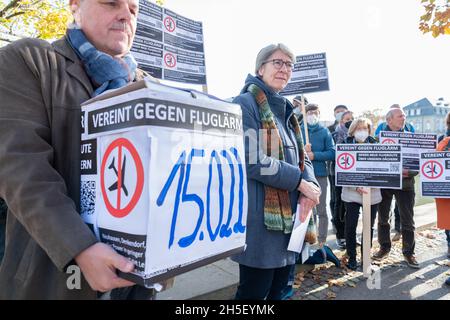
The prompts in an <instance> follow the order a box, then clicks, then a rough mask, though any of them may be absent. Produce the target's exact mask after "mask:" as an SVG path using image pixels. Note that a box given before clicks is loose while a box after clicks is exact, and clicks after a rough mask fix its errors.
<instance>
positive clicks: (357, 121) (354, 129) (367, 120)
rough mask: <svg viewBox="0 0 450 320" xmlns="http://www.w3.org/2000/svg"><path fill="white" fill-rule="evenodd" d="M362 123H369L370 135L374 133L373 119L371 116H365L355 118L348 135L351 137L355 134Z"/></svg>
mask: <svg viewBox="0 0 450 320" xmlns="http://www.w3.org/2000/svg"><path fill="white" fill-rule="evenodd" d="M360 124H365V125H367V128H368V129H369V135H371V134H372V121H370V119H369V118H364V117H360V118H358V119H356V120H353V122H352V124H351V125H350V128H348V135H349V136H350V137H353V136H355V131H356V128H357V127H358V126H359V125H360Z"/></svg>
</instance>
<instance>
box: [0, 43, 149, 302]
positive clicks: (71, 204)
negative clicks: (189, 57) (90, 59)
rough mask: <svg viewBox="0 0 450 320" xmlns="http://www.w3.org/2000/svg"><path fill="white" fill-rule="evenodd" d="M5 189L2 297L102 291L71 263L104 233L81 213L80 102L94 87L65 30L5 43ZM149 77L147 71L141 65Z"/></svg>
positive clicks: (0, 81) (0, 66) (1, 71)
mask: <svg viewBox="0 0 450 320" xmlns="http://www.w3.org/2000/svg"><path fill="white" fill-rule="evenodd" d="M0 62H1V63H0V97H1V100H0V101H1V102H0V136H1V137H2V143H1V144H0V163H1V166H0V197H2V198H4V199H5V200H6V202H7V204H8V207H9V211H8V221H7V238H6V248H5V256H4V259H3V263H2V265H1V268H0V299H95V298H96V297H97V295H96V292H95V291H93V290H91V289H90V287H89V285H88V284H87V282H86V281H85V280H84V278H83V276H81V289H80V290H77V289H74V290H69V289H68V288H67V285H66V282H67V280H68V277H69V276H71V275H72V274H71V273H66V272H65V269H66V267H67V266H68V265H71V264H74V261H73V259H74V257H75V256H77V255H78V254H79V253H80V252H81V251H83V250H84V249H86V248H88V247H89V246H91V245H93V244H94V243H95V242H96V241H97V240H96V238H95V236H94V234H93V233H92V232H91V231H90V230H89V228H88V227H87V226H86V224H85V223H84V222H83V221H82V219H81V217H80V215H79V199H80V132H81V124H80V123H81V118H80V116H81V109H80V104H81V103H82V102H84V101H86V100H88V99H89V98H90V97H91V95H92V93H93V88H92V85H91V82H90V80H89V78H88V77H87V75H86V73H85V71H84V69H83V66H82V64H81V62H80V60H79V59H78V57H77V56H76V54H75V53H74V51H73V50H72V49H71V47H70V45H69V44H68V42H67V41H66V40H65V38H62V39H60V40H58V41H56V42H54V43H53V44H49V43H48V42H46V41H43V40H37V39H24V40H20V41H16V42H14V43H12V44H10V45H8V46H6V47H4V48H1V49H0ZM138 76H139V77H142V72H139V75H138Z"/></svg>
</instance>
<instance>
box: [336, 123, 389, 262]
mask: <svg viewBox="0 0 450 320" xmlns="http://www.w3.org/2000/svg"><path fill="white" fill-rule="evenodd" d="M370 132H372V122H371V121H370V120H369V119H367V118H358V119H356V120H355V121H353V122H352V124H351V126H350V128H349V130H348V137H347V139H346V140H345V143H349V144H356V143H376V140H375V138H373V137H371V136H370ZM364 193H368V190H367V188H363V187H356V188H355V187H343V190H342V201H343V202H344V203H345V243H346V248H347V256H348V263H347V267H348V268H349V269H351V270H356V269H357V267H358V264H357V262H356V228H357V227H358V219H359V213H360V209H361V208H362V203H363V194H364ZM380 202H381V192H380V189H378V188H372V189H371V192H370V245H371V246H372V238H373V225H374V223H375V218H376V216H377V210H378V204H379V203H380ZM362 253H363V247H362V246H361V256H362ZM361 260H362V258H361Z"/></svg>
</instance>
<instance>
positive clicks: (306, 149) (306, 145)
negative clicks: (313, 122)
mask: <svg viewBox="0 0 450 320" xmlns="http://www.w3.org/2000/svg"><path fill="white" fill-rule="evenodd" d="M305 151H306V152H311V143H307V144H305Z"/></svg>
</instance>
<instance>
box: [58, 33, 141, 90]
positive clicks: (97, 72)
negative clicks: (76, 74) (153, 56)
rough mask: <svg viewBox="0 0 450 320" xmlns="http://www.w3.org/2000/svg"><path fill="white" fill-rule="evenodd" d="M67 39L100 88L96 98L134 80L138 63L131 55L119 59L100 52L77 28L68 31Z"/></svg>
mask: <svg viewBox="0 0 450 320" xmlns="http://www.w3.org/2000/svg"><path fill="white" fill-rule="evenodd" d="M67 39H68V40H69V43H70V45H71V46H72V48H73V49H74V51H75V52H76V54H77V55H78V57H79V58H80V59H81V61H83V64H84V68H85V70H86V73H87V74H88V76H89V77H90V78H91V80H92V81H93V82H94V84H96V85H97V86H99V87H98V88H97V89H95V91H94V97H95V96H97V95H99V94H100V93H102V92H104V91H106V90H109V89H117V88H121V87H123V86H125V85H126V84H127V83H128V82H131V81H133V80H134V78H135V76H136V68H137V63H136V60H134V58H133V56H132V55H131V54H127V55H126V56H124V57H123V58H122V59H118V58H113V57H112V56H110V55H109V54H106V53H104V52H101V51H98V50H97V49H96V48H95V47H94V46H93V45H92V44H91V43H90V42H89V41H88V39H87V38H86V36H85V35H84V33H83V31H81V29H77V28H70V29H68V30H67Z"/></svg>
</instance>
